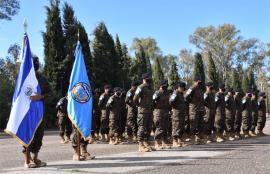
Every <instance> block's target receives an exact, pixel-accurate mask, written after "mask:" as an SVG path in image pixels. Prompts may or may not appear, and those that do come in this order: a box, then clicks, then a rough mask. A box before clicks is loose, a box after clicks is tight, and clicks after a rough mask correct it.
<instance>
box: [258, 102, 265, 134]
mask: <svg viewBox="0 0 270 174" xmlns="http://www.w3.org/2000/svg"><path fill="white" fill-rule="evenodd" d="M258 110H259V111H258V124H257V129H258V132H259V133H262V131H263V128H264V126H265V122H266V103H265V99H264V98H260V99H259V101H258Z"/></svg>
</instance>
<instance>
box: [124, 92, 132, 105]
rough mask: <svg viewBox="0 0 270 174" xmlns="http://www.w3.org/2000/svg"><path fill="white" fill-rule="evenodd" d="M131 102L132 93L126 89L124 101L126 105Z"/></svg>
mask: <svg viewBox="0 0 270 174" xmlns="http://www.w3.org/2000/svg"><path fill="white" fill-rule="evenodd" d="M131 102H132V93H131V92H130V91H128V92H127V96H126V99H125V103H126V104H128V105H131Z"/></svg>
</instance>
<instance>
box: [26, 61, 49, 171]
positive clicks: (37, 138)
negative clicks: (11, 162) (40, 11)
mask: <svg viewBox="0 0 270 174" xmlns="http://www.w3.org/2000/svg"><path fill="white" fill-rule="evenodd" d="M33 64H34V69H35V73H36V77H37V80H38V83H39V86H40V88H41V92H42V94H41V95H39V94H36V95H34V96H31V97H30V99H31V100H33V101H34V100H43V101H44V100H45V99H46V98H47V97H49V96H50V95H51V93H52V92H51V89H50V85H49V83H48V81H47V79H46V78H45V77H44V76H43V75H42V74H41V73H40V72H39V71H38V70H39V67H40V66H39V59H38V57H33ZM43 136H44V122H43V120H42V121H41V123H40V124H39V126H38V128H37V129H36V132H35V135H34V138H33V140H32V142H31V144H30V145H29V146H28V150H29V152H30V153H31V154H30V155H32V156H30V158H31V159H30V163H27V162H25V165H24V167H25V168H35V167H44V166H46V165H47V164H46V163H45V162H42V161H41V160H40V159H38V153H39V151H40V149H41V146H42V139H43ZM23 153H24V154H26V149H25V147H24V149H23Z"/></svg>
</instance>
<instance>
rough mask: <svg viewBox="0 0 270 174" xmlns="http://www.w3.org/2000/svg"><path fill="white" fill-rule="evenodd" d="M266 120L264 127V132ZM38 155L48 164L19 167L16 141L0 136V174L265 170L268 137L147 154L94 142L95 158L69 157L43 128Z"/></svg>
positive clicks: (240, 173)
mask: <svg viewBox="0 0 270 174" xmlns="http://www.w3.org/2000/svg"><path fill="white" fill-rule="evenodd" d="M269 124H270V122H268V126H267V128H266V129H265V132H266V133H268V134H270V125H269ZM47 134H49V135H46V136H45V137H44V146H43V148H42V151H41V153H40V158H41V159H43V160H45V161H47V162H48V166H47V167H45V168H40V169H32V170H25V169H23V167H21V166H22V165H23V160H24V156H23V155H22V153H21V148H20V146H19V145H18V143H17V142H16V141H15V140H14V139H11V138H7V137H3V136H1V137H0V156H1V158H0V172H3V173H38V174H43V173H44V174H45V173H46V174H47V173H48V174H51V173H63V174H64V173H158V174H159V173H160V174H163V173H181V174H182V173H183V174H185V173H187V174H191V173H192V174H196V173H199V174H204V173H207V174H208V173H209V174H212V173H213V174H214V173H224V174H226V173H230V174H234V173H235V174H249V173H250V174H253V173H260V174H264V173H265V174H269V173H270V136H264V137H257V138H252V139H246V140H240V141H234V142H225V143H222V144H210V145H199V146H189V147H185V148H181V149H171V150H164V151H158V152H150V153H138V152H137V146H136V145H118V146H112V145H104V144H94V145H90V146H89V147H88V150H89V151H90V152H91V153H92V154H94V155H96V157H97V158H96V160H92V161H84V162H76V161H72V160H70V159H71V157H72V149H71V145H70V144H65V145H61V144H60V143H59V138H58V137H57V135H54V133H51V132H49V133H47Z"/></svg>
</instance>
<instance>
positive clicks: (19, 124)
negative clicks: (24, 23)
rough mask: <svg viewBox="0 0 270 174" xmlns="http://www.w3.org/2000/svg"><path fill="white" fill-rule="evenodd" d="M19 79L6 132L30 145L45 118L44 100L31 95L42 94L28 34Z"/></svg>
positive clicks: (22, 53) (22, 50) (22, 52)
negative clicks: (35, 98) (37, 99)
mask: <svg viewBox="0 0 270 174" xmlns="http://www.w3.org/2000/svg"><path fill="white" fill-rule="evenodd" d="M23 43H24V44H23V46H22V49H21V60H22V64H21V66H20V70H19V74H18V79H17V82H16V87H15V91H14V94H13V100H12V106H11V112H10V116H9V120H8V124H7V128H6V129H5V132H6V133H8V134H10V135H12V136H13V137H15V138H17V139H18V140H19V142H20V143H21V144H22V145H23V146H25V147H28V146H29V145H30V144H31V141H32V139H33V137H34V134H35V131H36V129H37V128H38V126H39V124H40V123H41V122H42V119H43V102H42V101H41V100H40V101H32V100H31V99H30V97H31V96H33V95H36V94H40V95H41V89H40V86H39V84H38V81H37V78H36V74H35V70H34V66H33V60H32V55H31V50H30V45H29V40H28V37H27V35H25V36H24V40H23Z"/></svg>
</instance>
